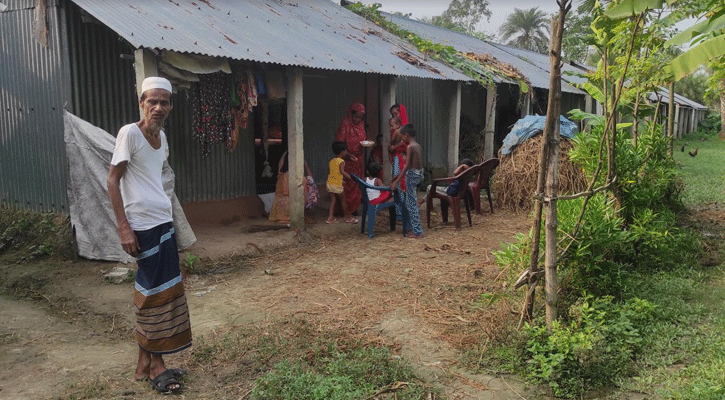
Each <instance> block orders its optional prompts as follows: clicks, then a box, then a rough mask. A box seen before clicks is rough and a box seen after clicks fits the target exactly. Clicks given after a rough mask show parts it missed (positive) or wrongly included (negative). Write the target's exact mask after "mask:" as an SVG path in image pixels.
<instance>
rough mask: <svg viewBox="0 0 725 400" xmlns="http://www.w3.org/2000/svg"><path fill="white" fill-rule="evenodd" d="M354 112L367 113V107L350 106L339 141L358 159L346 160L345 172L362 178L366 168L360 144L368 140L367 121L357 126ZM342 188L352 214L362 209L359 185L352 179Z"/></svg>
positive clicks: (339, 133)
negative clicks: (353, 119) (353, 118)
mask: <svg viewBox="0 0 725 400" xmlns="http://www.w3.org/2000/svg"><path fill="white" fill-rule="evenodd" d="M353 111H355V112H359V113H365V106H363V105H362V104H360V103H355V104H353V105H352V106H350V109H349V110H348V112H347V115H346V116H345V119H343V120H342V122H341V123H340V127H339V128H337V141H340V142H345V143H347V152H348V153H349V154H350V155H353V156H355V157H357V161H352V160H350V159H349V158H348V159H346V160H345V172H347V173H348V174H355V175H357V176H359V177H361V178H363V177H364V176H365V168H364V161H365V160H364V157H365V156H364V154H363V147H362V145H361V144H360V142H361V141H363V140H367V135H366V133H365V120H363V121H362V122H360V123H359V124H357V125H356V124H355V123H353V121H352V113H353ZM342 187H343V188H344V190H345V201H346V203H347V209H348V211H350V212H354V211H355V210H357V209H358V207H360V202H361V201H362V194H361V193H360V189H359V188H358V186H357V184H356V183H355V182H354V181H352V180H351V179H345V180H344V181H343V182H342Z"/></svg>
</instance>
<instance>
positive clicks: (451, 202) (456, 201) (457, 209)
mask: <svg viewBox="0 0 725 400" xmlns="http://www.w3.org/2000/svg"><path fill="white" fill-rule="evenodd" d="M480 169H481V164H478V165H474V166H472V167H471V168H469V169H467V170H465V171H463V172H461V173H460V174H458V175H456V176H450V177H448V178H439V179H433V181H432V182H431V185H430V189H429V190H428V194H427V195H426V211H425V212H426V216H427V219H428V228H430V213H431V211H432V210H433V199H439V200H440V202H441V217H442V218H443V223H448V207H449V206H450V207H451V213H452V214H453V221H454V222H455V224H456V230H461V201H463V203H464V204H465V206H466V215H468V225H469V226H473V221H472V220H471V201H472V199H471V198H470V195H469V191H468V190H467V189H466V188H467V187H468V184H469V183H470V182H471V180H473V178H474V177H475V176H476V174H477V173H478V171H479V170H480ZM456 179H458V181H459V182H460V186H459V187H460V188H461V190H459V191H458V195H457V196H448V195H445V194H442V193H438V192H437V191H436V187H437V186H439V185H442V184H444V183H445V184H450V183H451V182H453V181H454V180H456Z"/></svg>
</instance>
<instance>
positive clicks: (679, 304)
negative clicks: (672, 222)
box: [608, 134, 725, 400]
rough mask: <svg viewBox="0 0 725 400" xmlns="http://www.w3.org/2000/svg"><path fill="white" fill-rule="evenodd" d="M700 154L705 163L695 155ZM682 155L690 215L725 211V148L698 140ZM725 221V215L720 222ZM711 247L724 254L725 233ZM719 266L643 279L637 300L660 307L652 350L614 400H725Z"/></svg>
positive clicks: (724, 316)
mask: <svg viewBox="0 0 725 400" xmlns="http://www.w3.org/2000/svg"><path fill="white" fill-rule="evenodd" d="M702 138H705V140H704V141H703V140H702ZM685 143H687V144H686V145H685V151H684V152H682V151H680V149H681V147H682V146H683V144H685ZM696 148H698V152H697V156H695V157H691V156H690V155H688V151H694V150H695V149H696ZM674 156H675V159H676V160H677V161H678V162H679V163H680V164H681V166H682V179H683V181H684V182H685V185H686V188H685V193H684V202H685V204H686V206H687V207H688V208H690V209H699V208H703V207H705V208H712V207H710V206H713V205H714V206H719V205H725V141H722V140H720V139H717V137H716V136H713V135H704V134H697V135H692V136H690V137H688V138H685V139H681V140H678V141H676V142H675V153H674ZM715 208H717V207H715ZM718 216H720V217H723V216H725V212H721V213H720V214H716V215H715V217H714V218H715V219H717V217H718ZM711 222H712V221H711ZM701 223H702V221H700V222H698V225H697V226H696V227H695V228H699V227H700V224H701ZM715 225H717V221H715ZM706 228H707V227H706ZM715 230H716V231H718V230H717V229H715ZM720 230H721V229H720ZM707 240H709V242H708V243H706V244H707V246H706V247H708V248H710V249H714V250H713V251H714V252H716V253H721V252H722V250H720V249H723V248H725V236H723V234H717V235H715V236H714V237H712V238H710V239H707ZM716 259H717V260H718V262H716V263H715V265H714V267H712V268H705V267H702V266H701V265H699V264H697V263H693V265H690V266H687V267H683V268H682V269H679V270H675V271H668V272H660V273H655V274H650V275H644V274H642V275H640V276H636V277H635V278H636V279H635V281H636V282H637V283H638V284H637V286H636V293H634V292H633V293H630V295H632V296H635V295H636V296H637V297H640V298H643V299H647V300H649V301H650V302H652V303H653V304H655V305H656V317H655V319H654V321H653V322H652V324H650V326H649V330H648V332H647V334H646V335H645V337H644V340H645V341H646V344H645V346H644V348H645V349H646V350H645V352H644V354H643V355H642V357H640V359H639V361H638V363H637V365H636V369H637V371H638V374H637V376H636V377H634V378H633V379H629V380H626V381H623V382H622V383H621V386H620V388H619V390H616V391H614V392H612V393H610V394H609V397H608V398H611V399H620V398H626V397H627V396H626V393H627V392H638V393H646V394H648V395H651V396H653V397H647V398H657V399H692V400H695V399H698V400H700V399H705V400H707V399H723V398H725V379H723V377H725V309H723V307H722V304H723V303H724V302H725V265H724V264H723V262H722V260H723V257H722V256H721V255H720V256H718V257H716ZM634 290H635V289H633V291H634Z"/></svg>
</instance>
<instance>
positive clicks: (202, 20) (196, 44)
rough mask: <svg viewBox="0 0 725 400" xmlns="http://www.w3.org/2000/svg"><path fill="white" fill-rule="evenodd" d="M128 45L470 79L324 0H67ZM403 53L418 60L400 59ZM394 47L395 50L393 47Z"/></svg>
mask: <svg viewBox="0 0 725 400" xmlns="http://www.w3.org/2000/svg"><path fill="white" fill-rule="evenodd" d="M73 2H74V3H76V4H77V5H78V6H80V7H81V8H83V9H84V10H86V11H87V12H88V13H90V14H91V15H93V16H94V17H95V18H97V19H98V20H99V21H101V22H102V23H103V24H105V25H107V26H108V27H109V28H111V29H112V30H113V31H115V32H116V33H118V34H119V35H120V36H121V37H123V38H124V39H126V40H127V41H128V42H129V43H131V45H133V46H134V47H136V48H141V47H145V48H154V49H163V50H172V51H176V52H182V53H194V54H202V55H208V56H215V57H228V58H231V59H235V60H250V61H258V62H265V63H275V64H282V65H291V66H300V67H310V68H322V69H330V70H341V71H357V72H363V73H379V74H386V75H403V76H415V77H420V78H433V79H449V80H458V81H470V80H472V79H471V78H469V77H467V76H466V75H464V74H463V73H461V72H460V71H458V70H456V69H453V68H450V67H448V66H446V65H444V64H442V63H439V62H436V61H433V60H431V59H427V58H426V56H425V55H423V54H422V53H420V52H418V51H417V49H415V48H414V47H413V46H412V45H410V44H408V43H407V42H404V41H403V40H401V39H399V38H398V37H396V36H394V35H392V34H390V33H388V32H386V31H384V30H383V29H381V28H380V27H378V26H377V25H375V24H374V23H372V22H370V21H367V20H365V19H364V18H362V17H360V16H358V15H356V14H354V13H352V12H350V11H348V10H346V9H344V8H342V7H340V6H339V5H337V4H335V3H333V2H331V1H329V0H304V1H294V2H293V1H281V0H245V1H236V0H166V1H160V0H101V1H99V0H73ZM401 52H403V53H407V54H410V55H411V56H412V58H413V59H414V60H415V61H414V62H416V63H417V64H419V66H415V65H412V64H411V63H410V62H408V61H405V60H403V59H402V58H401V57H400V56H398V55H397V53H401ZM401 54H402V53H401Z"/></svg>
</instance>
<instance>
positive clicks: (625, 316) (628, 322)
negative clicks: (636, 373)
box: [525, 295, 654, 398]
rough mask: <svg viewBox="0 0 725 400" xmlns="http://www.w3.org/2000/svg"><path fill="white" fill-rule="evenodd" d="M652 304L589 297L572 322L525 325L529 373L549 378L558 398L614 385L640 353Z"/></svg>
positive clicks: (572, 312) (577, 306)
mask: <svg viewBox="0 0 725 400" xmlns="http://www.w3.org/2000/svg"><path fill="white" fill-rule="evenodd" d="M653 311H654V306H653V305H652V304H651V303H649V302H647V301H645V300H641V299H637V298H634V299H630V300H628V301H626V302H624V303H615V302H614V301H613V298H612V297H611V296H605V297H600V298H594V297H592V296H590V295H585V296H584V297H582V298H581V299H580V301H578V302H577V303H576V304H574V305H573V306H572V307H571V309H570V311H569V316H570V321H569V323H568V325H564V324H561V323H559V322H555V323H554V324H553V325H552V329H551V332H549V331H547V329H546V326H533V325H527V326H526V328H525V331H526V333H527V334H528V335H529V340H528V342H527V345H526V352H527V354H528V356H529V357H530V358H529V361H528V367H527V373H528V376H529V377H530V378H532V379H534V380H536V381H540V382H546V383H548V384H549V386H550V387H551V388H552V389H553V391H554V394H555V395H556V396H558V397H566V398H574V397H577V396H579V395H581V394H582V393H583V392H584V391H585V390H590V389H593V388H597V387H603V386H607V385H611V384H613V383H615V382H616V380H617V379H619V378H621V377H623V376H625V375H626V374H627V373H629V372H630V366H631V362H632V360H633V359H634V358H635V357H636V356H637V355H638V354H639V353H641V350H642V344H643V340H642V333H643V331H644V330H645V327H646V324H647V322H648V321H649V319H650V317H651V315H652V312H653Z"/></svg>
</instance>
